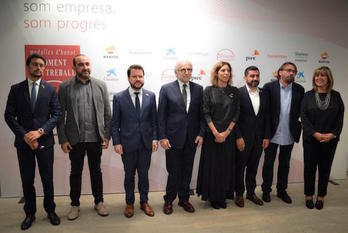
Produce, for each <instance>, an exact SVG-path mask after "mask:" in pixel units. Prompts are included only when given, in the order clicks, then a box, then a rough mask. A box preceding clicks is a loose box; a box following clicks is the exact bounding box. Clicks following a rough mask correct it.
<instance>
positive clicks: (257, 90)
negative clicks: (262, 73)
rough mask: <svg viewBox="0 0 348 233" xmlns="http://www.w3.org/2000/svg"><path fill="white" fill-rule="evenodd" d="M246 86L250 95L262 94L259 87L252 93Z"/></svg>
mask: <svg viewBox="0 0 348 233" xmlns="http://www.w3.org/2000/svg"><path fill="white" fill-rule="evenodd" d="M245 86H246V89H247V91H248V93H249V94H256V93H257V94H258V93H259V92H260V89H259V88H258V87H256V91H254V92H252V91H250V88H249V86H248V85H245Z"/></svg>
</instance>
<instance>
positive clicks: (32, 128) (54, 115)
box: [5, 53, 62, 230]
mask: <svg viewBox="0 0 348 233" xmlns="http://www.w3.org/2000/svg"><path fill="white" fill-rule="evenodd" d="M26 65H27V70H28V79H27V80H24V81H22V82H20V83H17V84H15V85H13V86H12V87H11V90H10V93H9V95H8V100H7V104H6V110H5V121H6V123H7V124H8V126H9V127H10V129H11V130H12V131H13V133H14V134H15V135H16V138H15V147H16V148H17V156H18V164H19V170H20V174H21V179H22V187H23V194H24V199H25V204H24V212H25V214H26V217H25V219H24V221H23V222H22V224H21V229H22V230H26V229H28V228H30V227H31V225H32V222H33V221H34V220H35V213H36V192H35V187H34V178H35V163H36V162H35V158H36V160H37V164H38V166H39V172H40V176H41V181H42V185H43V191H44V208H45V211H46V212H47V216H48V218H49V220H50V222H51V224H52V225H59V224H60V219H59V217H58V216H57V214H56V213H55V207H56V204H55V203H54V200H53V199H54V191H53V151H54V149H53V145H54V137H53V132H52V131H53V128H54V127H55V126H56V124H57V122H58V121H59V120H60V118H61V115H62V113H61V107H60V105H59V102H58V97H57V94H56V89H55V88H54V87H53V86H51V85H50V84H48V83H46V82H45V81H43V80H41V77H42V75H43V72H44V69H45V66H46V60H45V58H44V57H43V56H41V55H40V54H35V53H33V54H31V55H30V56H28V58H27V61H26Z"/></svg>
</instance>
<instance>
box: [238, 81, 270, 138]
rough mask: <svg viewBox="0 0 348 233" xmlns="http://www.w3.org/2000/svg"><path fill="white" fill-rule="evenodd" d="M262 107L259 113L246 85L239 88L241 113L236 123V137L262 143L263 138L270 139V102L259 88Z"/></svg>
mask: <svg viewBox="0 0 348 233" xmlns="http://www.w3.org/2000/svg"><path fill="white" fill-rule="evenodd" d="M259 96H260V107H259V111H258V113H257V114H255V112H254V108H253V105H252V103H251V99H250V96H249V93H248V89H247V87H246V86H244V87H241V88H239V103H240V115H239V119H238V121H237V123H236V125H235V133H236V138H241V137H242V138H243V139H244V140H245V141H249V142H253V141H256V142H257V143H262V140H263V139H269V137H270V126H269V123H270V122H269V102H268V99H267V96H266V95H265V93H264V92H263V90H262V89H261V88H259Z"/></svg>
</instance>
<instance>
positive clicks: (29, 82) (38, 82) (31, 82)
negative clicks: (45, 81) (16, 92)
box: [28, 78, 41, 86]
mask: <svg viewBox="0 0 348 233" xmlns="http://www.w3.org/2000/svg"><path fill="white" fill-rule="evenodd" d="M33 82H34V81H33V80H31V79H30V78H28V84H29V85H30V86H31V85H33ZM35 82H36V83H37V85H39V86H40V83H41V78H40V79H38V80H36V81H35Z"/></svg>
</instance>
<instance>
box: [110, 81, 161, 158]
mask: <svg viewBox="0 0 348 233" xmlns="http://www.w3.org/2000/svg"><path fill="white" fill-rule="evenodd" d="M153 140H158V138H157V111H156V96H155V94H154V93H153V92H151V91H148V90H145V89H142V105H141V110H140V116H138V115H137V113H136V109H135V106H134V104H133V102H132V99H131V96H130V94H129V90H128V88H127V89H126V90H124V91H121V92H119V93H117V94H115V95H114V99H113V116H112V141H113V144H114V145H118V144H122V148H123V151H124V152H133V151H135V150H136V149H137V148H138V146H139V144H140V143H142V142H143V143H144V145H145V147H146V148H147V149H149V150H152V141H153Z"/></svg>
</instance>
